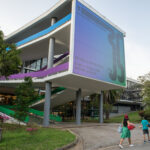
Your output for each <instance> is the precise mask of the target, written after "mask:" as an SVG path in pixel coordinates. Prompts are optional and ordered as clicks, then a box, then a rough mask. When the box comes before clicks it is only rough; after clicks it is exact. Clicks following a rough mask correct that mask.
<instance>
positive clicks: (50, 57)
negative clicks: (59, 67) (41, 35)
mask: <svg viewBox="0 0 150 150" xmlns="http://www.w3.org/2000/svg"><path fill="white" fill-rule="evenodd" d="M55 22H56V18H52V19H51V26H52V25H54V24H55ZM54 49H55V38H53V37H51V38H50V39H49V50H48V63H47V68H52V67H53V57H54Z"/></svg>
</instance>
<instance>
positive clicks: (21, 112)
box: [14, 77, 38, 121]
mask: <svg viewBox="0 0 150 150" xmlns="http://www.w3.org/2000/svg"><path fill="white" fill-rule="evenodd" d="M24 81H25V82H24V83H21V84H20V85H19V86H18V88H16V101H15V105H16V107H15V109H16V113H15V116H14V117H16V118H17V119H19V120H20V121H24V120H25V118H26V116H27V115H28V112H29V105H30V104H31V102H32V100H34V99H36V98H37V97H38V95H37V94H36V93H35V91H34V87H33V84H32V79H31V78H30V77H26V78H25V79H24Z"/></svg>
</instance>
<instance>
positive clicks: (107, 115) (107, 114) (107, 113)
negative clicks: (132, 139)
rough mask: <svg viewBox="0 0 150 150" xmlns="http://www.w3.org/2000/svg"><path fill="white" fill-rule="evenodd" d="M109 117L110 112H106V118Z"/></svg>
mask: <svg viewBox="0 0 150 150" xmlns="http://www.w3.org/2000/svg"><path fill="white" fill-rule="evenodd" d="M108 119H109V112H106V120H108Z"/></svg>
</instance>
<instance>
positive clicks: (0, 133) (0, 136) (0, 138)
mask: <svg viewBox="0 0 150 150" xmlns="http://www.w3.org/2000/svg"><path fill="white" fill-rule="evenodd" d="M1 140H2V128H0V141H1Z"/></svg>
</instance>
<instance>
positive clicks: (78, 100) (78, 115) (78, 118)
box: [76, 89, 81, 125]
mask: <svg viewBox="0 0 150 150" xmlns="http://www.w3.org/2000/svg"><path fill="white" fill-rule="evenodd" d="M76 124H77V125H80V124H81V89H79V90H78V91H77V92H76Z"/></svg>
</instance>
